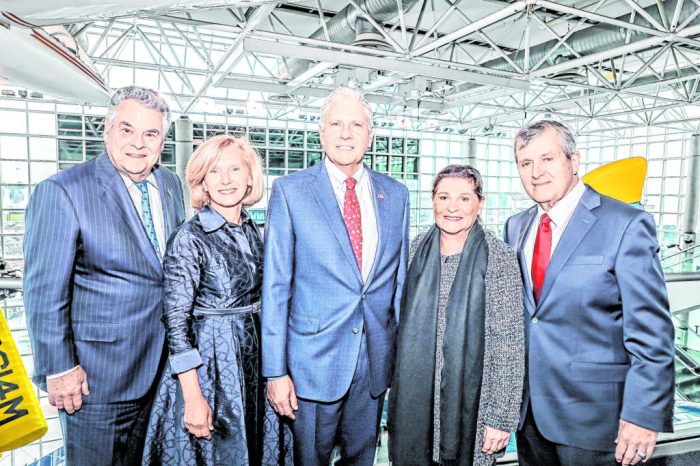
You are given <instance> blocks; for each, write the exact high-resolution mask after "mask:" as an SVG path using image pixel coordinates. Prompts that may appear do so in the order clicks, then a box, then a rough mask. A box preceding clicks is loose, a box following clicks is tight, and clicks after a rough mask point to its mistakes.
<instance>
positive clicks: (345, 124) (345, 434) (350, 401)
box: [262, 88, 410, 466]
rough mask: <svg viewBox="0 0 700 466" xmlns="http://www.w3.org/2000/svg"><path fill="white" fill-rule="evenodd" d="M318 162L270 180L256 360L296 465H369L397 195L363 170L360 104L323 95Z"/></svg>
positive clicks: (397, 228)
mask: <svg viewBox="0 0 700 466" xmlns="http://www.w3.org/2000/svg"><path fill="white" fill-rule="evenodd" d="M319 129H320V136H321V144H322V145H323V149H324V151H325V157H324V159H323V161H322V162H321V163H319V164H318V165H315V166H313V167H310V168H308V169H306V170H303V171H300V172H298V173H295V174H292V175H289V176H285V177H283V178H280V179H278V180H276V181H275V183H274V184H273V185H272V195H271V197H270V203H269V210H268V221H267V224H266V226H265V269H264V276H263V298H262V302H263V309H262V343H263V347H262V356H263V375H264V376H266V377H268V379H269V380H268V399H269V400H270V402H271V403H272V405H273V406H274V408H275V410H276V411H277V412H278V413H279V414H281V415H284V416H288V417H289V418H291V419H295V420H294V424H293V432H294V442H295V461H296V464H299V465H304V466H312V465H319V466H327V465H328V464H329V461H330V456H331V451H332V449H333V447H334V445H336V444H338V445H339V446H340V453H341V456H342V458H343V462H344V463H345V464H356V465H371V464H372V463H373V461H374V453H375V449H376V444H377V431H378V425H379V419H380V414H381V409H382V401H383V398H384V393H385V392H386V389H387V387H388V386H389V381H390V380H391V374H392V370H393V363H394V346H395V340H396V326H397V322H398V318H399V302H400V298H401V291H402V289H403V283H404V277H405V274H406V262H407V259H408V224H409V217H410V215H409V210H408V190H407V189H406V187H405V186H403V185H402V184H400V183H398V182H397V181H395V180H393V179H391V178H389V177H387V176H385V175H381V174H379V173H377V172H375V171H372V170H370V169H369V167H367V166H366V165H363V163H362V161H363V157H364V155H365V152H366V151H367V149H368V148H369V147H370V145H371V143H372V137H373V135H374V134H373V133H374V132H373V130H372V111H371V109H370V106H369V104H368V103H367V101H366V100H365V99H364V97H363V96H362V94H360V93H359V92H357V91H355V90H351V89H348V88H338V89H336V90H335V91H333V92H332V93H331V94H330V95H329V96H328V98H327V99H326V102H325V103H324V105H323V107H322V109H321V120H320V125H319Z"/></svg>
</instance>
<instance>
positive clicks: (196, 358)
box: [168, 348, 202, 374]
mask: <svg viewBox="0 0 700 466" xmlns="http://www.w3.org/2000/svg"><path fill="white" fill-rule="evenodd" d="M168 361H170V369H172V371H173V373H175V374H182V373H183V372H187V371H188V370H190V369H195V368H197V367H199V366H201V365H202V356H200V354H199V351H198V350H197V349H194V348H193V349H191V350H187V351H183V352H182V353H177V354H171V355H170V357H169V358H168Z"/></svg>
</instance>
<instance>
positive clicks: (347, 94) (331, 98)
mask: <svg viewBox="0 0 700 466" xmlns="http://www.w3.org/2000/svg"><path fill="white" fill-rule="evenodd" d="M342 98H351V99H355V100H357V101H359V102H360V103H361V104H362V107H363V108H364V110H365V117H367V126H368V127H369V129H370V131H371V130H372V107H370V105H369V102H367V99H365V96H364V94H362V92H360V91H358V90H356V89H350V88H349V87H344V86H341V87H338V88H336V89H335V90H333V91H332V92H331V93H330V94H328V97H326V100H325V101H324V102H323V105H322V106H321V119H320V121H319V123H318V126H319V127H320V128H321V129H323V127H324V126H325V124H326V118H327V116H328V109H329V108H330V106H331V104H332V103H333V102H335V101H336V100H338V99H342Z"/></svg>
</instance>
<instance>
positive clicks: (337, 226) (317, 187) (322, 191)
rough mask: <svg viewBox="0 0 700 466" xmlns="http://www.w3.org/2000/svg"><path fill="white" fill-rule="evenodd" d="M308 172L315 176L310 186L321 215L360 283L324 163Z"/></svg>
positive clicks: (348, 238) (346, 231)
mask: <svg viewBox="0 0 700 466" xmlns="http://www.w3.org/2000/svg"><path fill="white" fill-rule="evenodd" d="M317 167H318V168H317ZM309 173H310V174H311V175H313V176H314V177H315V179H314V180H313V182H312V183H311V187H312V191H313V193H314V196H315V197H316V201H317V202H318V204H319V206H320V207H321V212H323V215H324V216H325V217H326V221H327V222H328V226H329V227H330V229H331V231H332V232H333V235H334V236H335V239H336V240H337V241H338V245H339V246H340V249H341V250H342V251H343V254H345V258H346V259H347V260H348V262H349V263H350V265H351V268H352V270H353V271H354V272H355V276H356V277H357V279H358V280H359V282H360V283H362V273H361V272H360V268H359V267H358V265H357V260H356V259H355V253H354V252H353V250H352V246H351V245H350V236H349V235H348V230H347V228H345V222H344V221H343V215H342V214H341V213H340V207H339V206H338V200H337V198H336V197H335V192H334V191H333V186H331V180H330V178H329V176H328V173H327V172H326V167H325V163H324V162H323V161H321V162H320V163H319V164H317V165H315V166H314V167H313V168H312V169H311V170H309Z"/></svg>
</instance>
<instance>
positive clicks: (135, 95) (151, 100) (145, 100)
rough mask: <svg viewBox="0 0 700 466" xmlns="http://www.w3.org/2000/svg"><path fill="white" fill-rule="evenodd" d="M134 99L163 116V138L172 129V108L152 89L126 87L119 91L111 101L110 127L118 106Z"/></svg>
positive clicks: (113, 95) (108, 118)
mask: <svg viewBox="0 0 700 466" xmlns="http://www.w3.org/2000/svg"><path fill="white" fill-rule="evenodd" d="M129 99H133V100H135V101H137V102H138V103H140V104H141V105H143V106H144V107H146V108H150V109H152V110H158V111H159V112H160V113H161V115H162V116H163V138H165V135H166V133H167V132H168V130H169V129H170V107H169V106H168V103H167V102H166V101H165V99H163V97H162V96H161V95H160V94H159V93H157V92H156V91H153V90H151V89H147V88H145V87H139V86H126V87H122V88H121V89H117V90H116V92H115V93H114V94H112V98H111V99H110V101H109V108H108V109H107V120H108V121H109V124H110V126H111V125H112V123H113V122H114V114H115V113H116V111H117V106H119V104H120V103H122V102H123V101H125V100H129Z"/></svg>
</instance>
